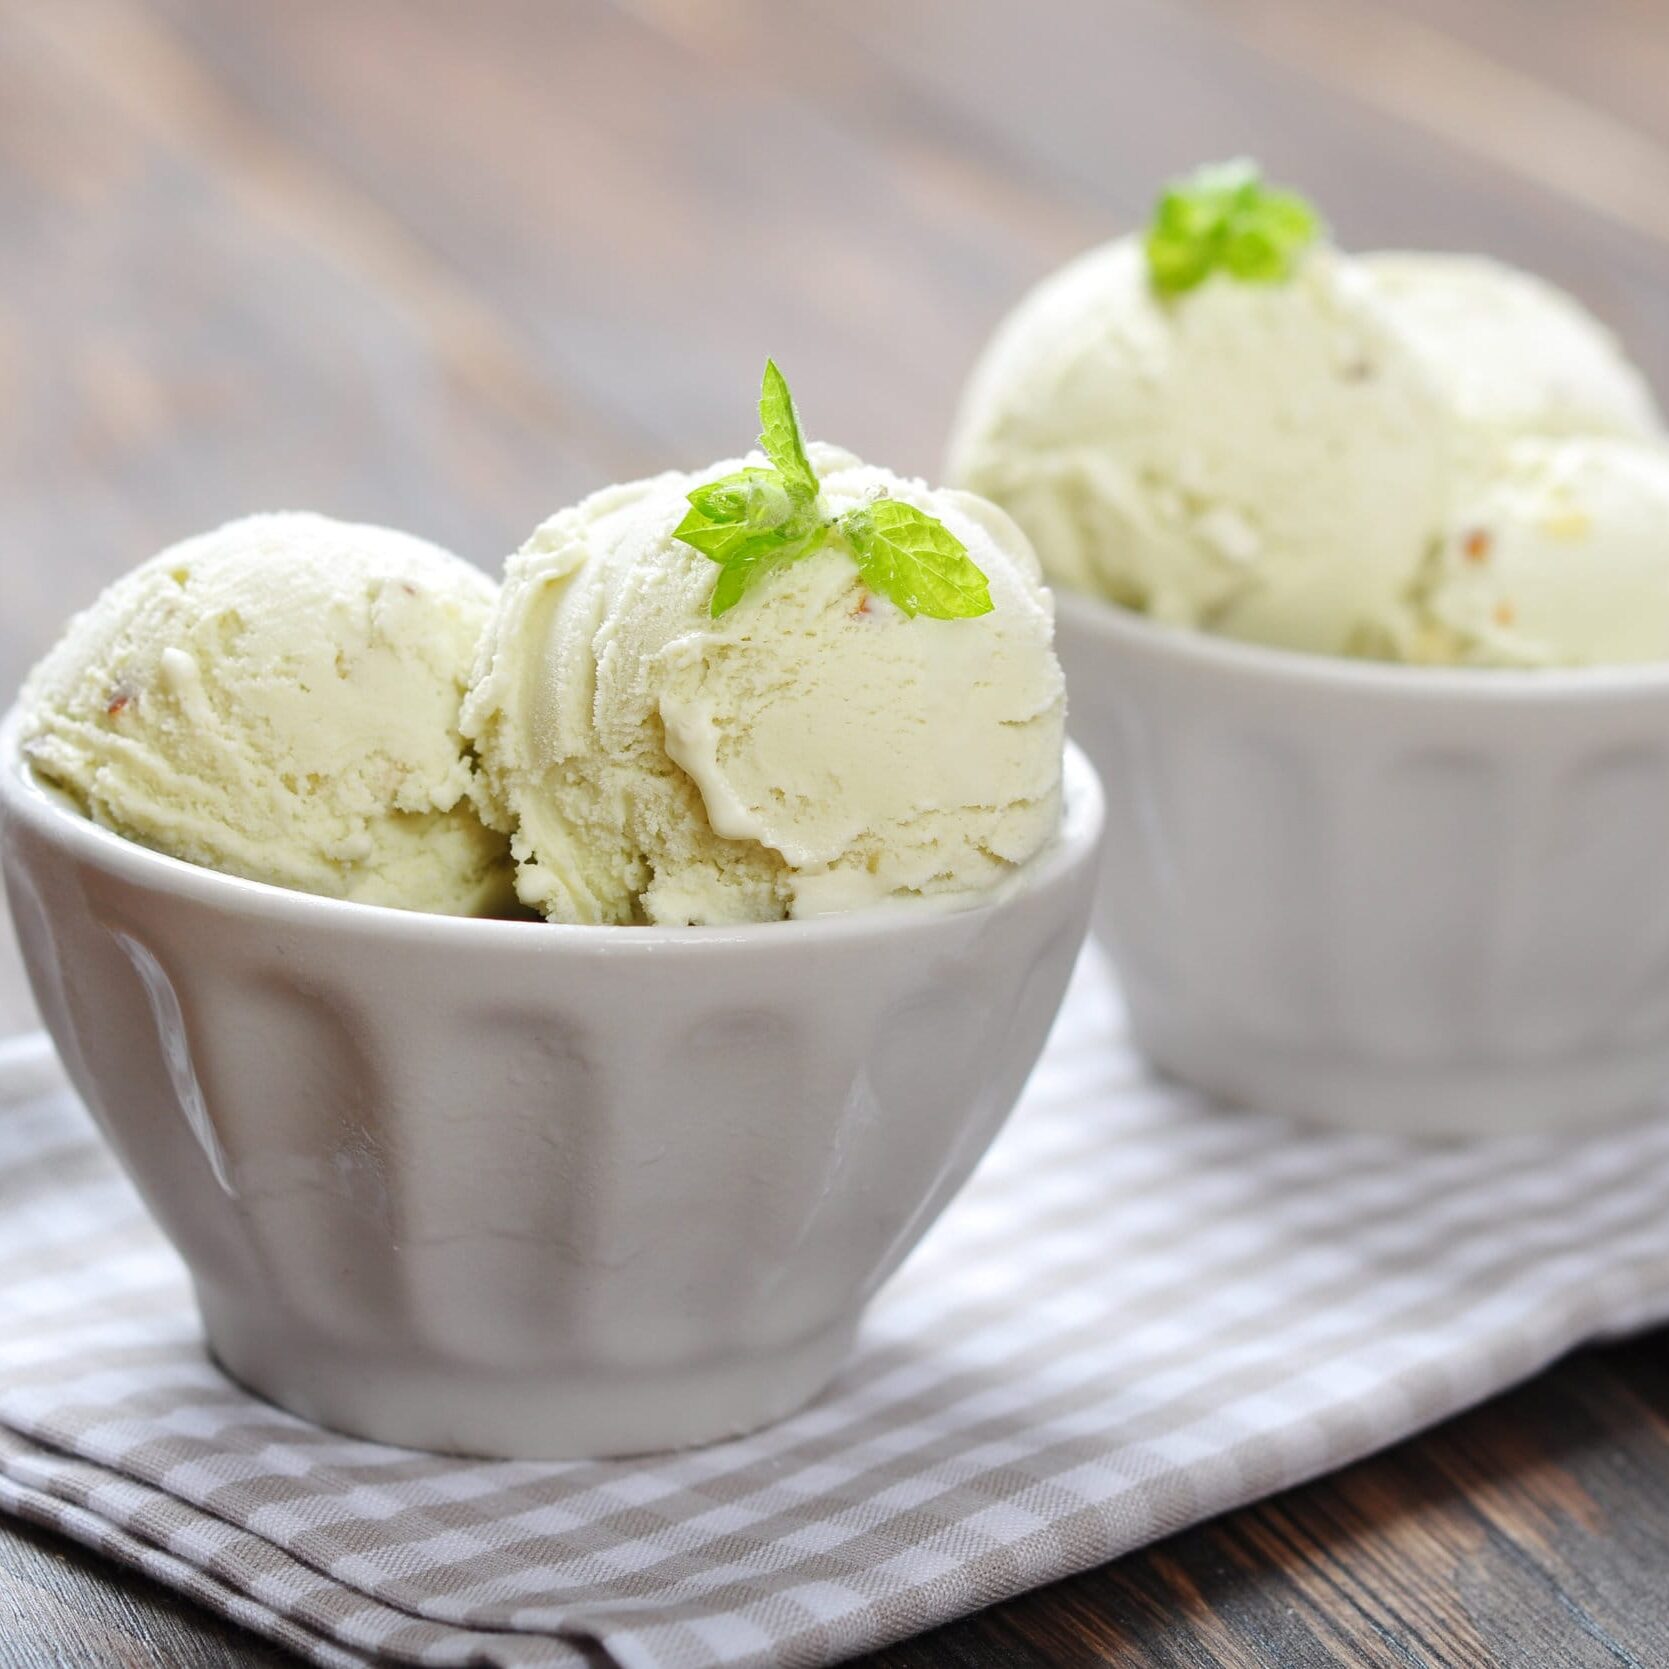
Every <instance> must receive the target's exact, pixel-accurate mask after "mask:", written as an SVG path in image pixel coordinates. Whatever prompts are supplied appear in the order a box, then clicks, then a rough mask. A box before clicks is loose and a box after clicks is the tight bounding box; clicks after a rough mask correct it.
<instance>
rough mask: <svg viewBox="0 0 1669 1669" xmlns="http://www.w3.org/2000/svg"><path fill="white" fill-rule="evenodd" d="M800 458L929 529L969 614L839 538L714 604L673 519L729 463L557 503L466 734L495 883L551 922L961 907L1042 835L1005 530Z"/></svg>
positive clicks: (868, 471)
mask: <svg viewBox="0 0 1669 1669" xmlns="http://www.w3.org/2000/svg"><path fill="white" fill-rule="evenodd" d="M810 456H811V466H812V468H813V470H814V471H815V474H816V477H817V478H818V482H819V484H820V488H821V494H822V501H823V504H824V505H825V506H826V508H827V511H828V513H829V515H830V516H831V517H833V516H838V515H839V514H841V513H842V512H844V511H848V510H850V509H853V508H855V507H858V506H861V505H864V504H867V503H870V502H872V501H874V500H876V499H878V498H880V497H883V496H884V497H890V498H894V499H898V500H903V501H905V502H907V503H910V504H913V505H915V506H917V507H918V508H919V509H922V510H924V511H926V512H928V513H929V514H931V515H933V516H936V517H938V518H939V519H940V520H941V521H942V523H943V524H944V526H945V527H946V528H947V529H949V530H950V532H951V533H953V534H954V535H955V537H956V538H958V539H960V540H961V542H962V543H963V545H965V547H966V550H967V554H968V556H969V557H971V558H972V560H973V561H974V562H975V563H976V564H977V565H978V566H979V567H980V568H981V569H982V570H983V571H984V574H985V576H986V579H987V582H988V585H989V591H990V598H991V604H992V607H991V609H990V612H988V613H983V614H980V615H978V617H977V618H965V619H934V618H929V617H928V616H927V615H926V614H918V615H916V616H914V617H910V616H907V615H906V614H904V613H903V612H901V611H900V610H899V609H898V608H897V607H895V606H894V605H893V604H892V603H891V602H889V601H887V599H886V598H885V597H883V596H881V595H879V594H877V593H876V592H874V591H872V590H871V589H870V588H869V587H868V586H867V585H866V584H865V583H864V582H863V581H862V579H861V578H860V575H859V572H858V569H857V567H856V566H855V564H854V561H853V557H852V554H851V552H850V550H849V549H848V548H847V547H846V545H845V544H844V542H843V541H842V539H841V538H840V537H839V536H838V534H836V535H832V536H831V537H830V538H829V539H828V541H827V542H826V543H824V544H823V545H822V546H821V547H820V548H819V549H817V550H816V552H815V554H812V555H809V556H806V557H805V558H804V559H803V560H798V561H795V562H794V563H793V564H792V565H790V566H785V567H782V568H781V569H779V570H777V571H775V572H772V573H771V574H770V575H769V577H768V578H765V579H764V580H763V581H762V582H761V583H759V584H758V585H757V587H756V588H755V589H753V590H752V591H750V592H749V594H748V595H747V596H746V597H744V598H743V599H742V600H741V601H740V602H739V603H737V604H736V605H735V606H734V607H732V608H730V609H729V611H728V612H726V613H723V614H722V615H721V616H720V617H718V618H716V619H715V618H713V616H712V614H711V612H710V604H711V603H712V601H713V597H714V587H715V581H716V579H717V576H718V570H717V568H716V567H715V565H714V563H713V562H711V561H709V560H708V559H707V558H706V557H704V556H702V555H701V554H699V553H698V552H697V551H695V550H692V549H691V548H690V547H689V546H688V545H687V544H684V543H681V542H679V541H678V540H677V539H676V538H675V537H674V530H675V529H676V528H677V527H678V526H679V524H680V522H681V520H682V519H683V518H684V516H685V515H686V513H687V512H688V511H689V508H690V506H689V502H688V499H687V495H688V494H689V493H690V491H691V490H692V488H695V487H698V486H699V485H701V484H703V483H705V482H707V481H709V480H711V479H712V478H713V477H715V476H723V475H727V474H729V473H731V472H733V471H735V470H737V469H738V468H740V467H742V466H741V464H740V463H737V462H732V463H727V464H718V465H715V466H714V468H713V469H712V470H710V471H702V472H700V473H699V474H694V475H680V474H670V475H662V476H658V477H656V478H654V479H652V480H648V481H640V482H636V483H633V484H632V485H629V486H622V487H615V488H610V489H608V490H607V491H604V492H600V493H597V494H595V495H593V496H592V497H591V498H588V499H586V500H585V501H584V502H583V503H581V504H579V505H577V506H575V507H574V508H572V509H568V510H564V511H562V512H561V513H560V514H558V515H556V516H554V517H552V518H551V519H550V520H549V521H548V522H546V523H545V524H544V525H543V526H542V527H541V528H539V530H538V531H537V532H536V533H535V534H534V535H533V537H532V539H530V540H529V542H528V543H527V545H526V546H525V547H524V548H523V549H522V551H521V552H520V553H519V554H518V555H517V556H515V557H513V558H512V559H511V560H510V562H509V564H508V567H507V570H506V575H505V584H504V590H503V594H502V596H501V598H500V601H499V604H498V607H497V610H496V612H495V614H494V616H493V620H492V623H491V625H490V627H489V629H488V631H487V633H486V635H485V637H484V638H483V642H482V651H481V656H480V659H479V661H478V663H477V670H476V677H475V682H474V686H473V688H472V689H471V691H470V694H469V696H468V698H467V700H466V702H465V706H464V718H463V729H464V733H465V734H466V735H467V736H469V737H471V738H472V739H473V740H474V742H475V745H476V748H477V750H478V753H479V756H480V761H481V768H482V776H483V781H484V785H485V789H486V793H487V800H488V803H489V805H490V806H491V807H492V808H493V813H494V815H496V817H497V820H498V821H499V823H500V824H501V826H502V827H504V828H505V829H506V830H508V831H511V832H512V833H513V840H514V852H515V856H516V860H517V890H518V891H519V893H520V895H521V897H522V899H523V901H524V902H526V903H527V904H529V905H530V906H533V907H534V908H537V909H539V910H540V911H542V912H543V913H544V914H545V915H547V916H549V917H551V918H552V919H553V920H557V921H564V922H617V923H627V922H645V921H647V922H655V923H673V924H677V923H693V924H723V923H734V922H748V921H765V920H773V919H777V918H781V917H785V916H796V917H800V916H811V915H819V914H825V913H829V912H834V911H840V910H847V909H853V908H860V907H864V906H867V905H872V904H880V903H884V902H887V901H890V900H899V899H907V898H918V897H930V898H936V899H942V900H948V901H952V902H954V901H959V900H968V899H971V898H974V897H977V896H979V895H980V894H982V893H983V892H985V891H986V890H987V889H989V888H992V887H993V886H998V885H1000V884H1001V883H1002V882H1003V881H1004V880H1005V879H1007V878H1008V877H1010V876H1012V875H1014V874H1015V873H1016V872H1017V870H1018V868H1019V866H1021V865H1023V864H1024V863H1025V862H1026V860H1027V859H1028V858H1030V857H1032V856H1033V855H1034V854H1035V853H1037V852H1038V851H1039V850H1040V849H1041V848H1042V847H1043V846H1045V845H1046V844H1047V843H1048V842H1049V840H1050V839H1051V838H1052V837H1053V835H1054V833H1055V830H1056V827H1057V823H1058V819H1059V793H1060V771H1061V747H1062V726H1063V714H1064V702H1063V691H1062V679H1061V673H1060V669H1059V666H1058V665H1057V663H1056V660H1055V656H1054V652H1053V648H1052V632H1053V619H1052V613H1051V609H1050V603H1049V598H1048V594H1047V592H1046V591H1045V590H1044V588H1043V586H1042V584H1041V582H1040V576H1039V573H1038V569H1037V565H1036V561H1035V559H1034V557H1033V555H1032V553H1031V550H1030V548H1029V546H1028V545H1027V543H1026V540H1025V537H1024V536H1023V535H1022V534H1021V532H1020V531H1019V529H1018V528H1017V527H1015V525H1014V524H1013V522H1011V521H1010V520H1009V519H1008V517H1007V516H1005V515H1003V514H1002V513H1001V512H1000V511H998V510H996V509H994V508H993V507H992V506H990V505H988V504H985V503H983V502H981V501H980V500H978V499H976V498H973V497H971V496H969V495H966V494H963V493H958V492H945V491H940V492H933V491H929V490H928V489H926V488H925V487H924V486H923V485H922V484H921V483H920V482H916V481H906V480H901V479H900V478H899V477H897V476H895V475H891V474H889V473H888V472H887V471H885V470H881V469H875V468H869V467H866V466H865V465H863V464H860V463H859V462H858V461H857V460H856V459H855V458H853V457H851V456H850V455H848V454H846V453H844V452H840V451H836V450H834V449H832V448H829V447H823V446H814V447H812V448H811V451H810ZM747 462H748V463H749V464H751V465H753V466H756V467H757V466H759V465H761V464H762V463H763V460H762V459H761V458H760V457H759V456H758V455H755V456H754V457H753V458H751V459H749V460H747Z"/></svg>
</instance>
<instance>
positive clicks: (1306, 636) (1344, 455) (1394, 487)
mask: <svg viewBox="0 0 1669 1669" xmlns="http://www.w3.org/2000/svg"><path fill="white" fill-rule="evenodd" d="M1154 271H1155V269H1154V267H1153V265H1152V264H1151V263H1150V250H1149V248H1148V247H1145V246H1144V242H1143V240H1142V239H1141V238H1138V237H1130V238H1125V239H1122V240H1119V241H1118V242H1115V243H1113V244H1110V245H1107V246H1105V247H1104V248H1102V249H1099V250H1095V251H1092V252H1091V253H1090V254H1088V255H1086V256H1084V257H1082V258H1080V259H1079V260H1078V261H1076V262H1073V263H1072V264H1070V265H1069V266H1068V267H1066V268H1065V269H1063V270H1062V271H1061V272H1059V273H1057V274H1056V275H1054V276H1053V277H1052V278H1049V279H1047V280H1045V281H1044V283H1043V284H1041V285H1040V286H1039V287H1038V288H1037V289H1036V290H1035V291H1033V293H1032V294H1031V295H1030V296H1028V297H1027V298H1025V299H1024V300H1023V301H1022V302H1021V304H1020V305H1019V307H1018V308H1017V309H1016V310H1015V312H1014V313H1013V314H1012V315H1011V316H1010V318H1009V319H1008V320H1007V321H1006V322H1005V323H1004V324H1003V325H1002V327H1001V328H1000V329H999V330H998V332H997V334H996V336H995V337H994V339H993V341H992V343H991V345H990V346H989V348H988V349H987V350H986V352H985V354H984V356H983V357H982V359H981V361H980V363H979V365H978V366H977V367H976V369H975V371H974V374H973V376H972V378H971V379H970V382H969V385H968V388H967V391H966V393H965V395H964V399H963V404H962V408H961V412H960V414H959V417H958V420H957V423H956V426H955V431H954V434H953V437H952V441H951V447H950V462H949V468H948V472H947V473H948V475H949V478H950V479H951V480H952V481H954V482H956V483H957V484H958V485H961V486H964V487H967V488H969V489H971V490H974V491H976V492H980V493H984V494H986V495H987V496H989V497H991V498H992V499H994V500H995V501H996V502H998V503H999V504H1001V505H1003V506H1004V507H1005V508H1006V509H1008V510H1009V511H1010V512H1011V513H1012V514H1013V515H1014V516H1015V518H1016V519H1017V520H1018V521H1019V522H1020V524H1021V525H1022V527H1024V528H1025V530H1026V531H1027V532H1028V533H1029V534H1030V536H1031V538H1032V540H1033V542H1034V543H1035V545H1036V547H1037V550H1038V554H1039V556H1040V558H1041V559H1042V562H1043V565H1044V567H1045V569H1046V570H1047V572H1048V573H1049V575H1050V576H1051V577H1052V578H1054V579H1056V580H1058V581H1059V582H1060V583H1061V584H1064V585H1067V586H1071V587H1073V588H1076V589H1080V590H1086V591H1090V592H1094V593H1098V594H1100V595H1103V596H1105V597H1108V598H1110V599H1111V600H1113V601H1115V602H1118V603H1122V604H1124V605H1126V606H1128V607H1132V608H1138V609H1143V610H1146V611H1147V612H1149V613H1151V614H1153V615H1154V616H1155V617H1156V618H1160V619H1164V620H1167V621H1170V622H1173V623H1178V624H1185V625H1190V626H1197V627H1202V628H1205V629H1207V630H1212V631H1217V632H1221V633H1224V634H1226V635H1229V636H1233V637H1240V638H1246V639H1249V640H1253V641H1257V642H1262V643H1268V644H1274V645H1278V646H1281V647H1285V648H1293V649H1304V650H1312V651H1321V652H1325V653H1334V654H1368V655H1375V656H1386V657H1401V656H1406V657H1409V658H1421V657H1422V656H1423V655H1425V654H1428V653H1429V652H1430V650H1431V647H1432V645H1433V644H1434V643H1437V642H1444V641H1450V640H1448V639H1446V638H1445V637H1444V636H1443V635H1442V634H1439V633H1434V632H1433V631H1432V630H1430V629H1429V628H1430V624H1431V623H1430V621H1428V620H1425V619H1424V618H1423V617H1422V614H1421V605H1422V602H1423V601H1424V600H1425V593H1424V591H1423V590H1422V581H1423V580H1424V579H1426V578H1429V568H1430V562H1431V553H1432V551H1433V549H1434V547H1435V546H1436V545H1437V544H1438V542H1439V541H1440V539H1441V538H1442V536H1443V530H1444V529H1445V528H1451V527H1452V526H1454V525H1456V524H1457V523H1458V522H1459V521H1463V520H1465V519H1466V518H1467V516H1468V515H1469V511H1468V509H1467V506H1468V504H1469V503H1470V502H1471V501H1472V500H1474V499H1475V498H1476V497H1477V496H1478V494H1480V493H1481V492H1484V491H1485V490H1486V488H1485V483H1487V482H1488V481H1490V480H1491V479H1493V477H1494V475H1495V473H1496V472H1497V471H1498V470H1499V469H1500V468H1501V467H1502V458H1503V454H1504V451H1505V450H1506V449H1508V448H1510V447H1511V446H1512V445H1513V444H1515V443H1516V442H1517V441H1519V440H1521V439H1526V438H1534V437H1537V436H1542V437H1558V436H1593V435H1609V436H1619V437H1628V438H1632V439H1634V440H1636V441H1637V442H1640V443H1642V444H1648V443H1653V442H1655V441H1657V440H1658V439H1659V438H1660V436H1661V424H1660V419H1659V417H1658V414H1657V411H1656V409H1655V407H1654V405H1653V403H1652V400H1651V396H1650V393H1649V392H1648V390H1647V388H1646V385H1645V383H1644V381H1643V379H1642V378H1641V377H1640V375H1639V373H1638V372H1637V371H1636V370H1635V369H1634V367H1633V366H1631V365H1630V364H1629V363H1628V361H1627V360H1626V358H1625V357H1624V356H1623V354H1622V353H1621V351H1620V350H1619V348H1618V347H1617V345H1616V343H1615V341H1614V340H1613V339H1612V337H1611V336H1610V335H1609V334H1608V333H1607V332H1606V331H1605V330H1604V329H1603V328H1602V327H1601V326H1600V325H1599V324H1598V323H1597V322H1596V321H1595V320H1593V319H1592V318H1591V317H1590V316H1589V315H1588V314H1587V313H1586V312H1585V311H1583V309H1582V308H1580V307H1579V306H1578V305H1577V304H1576V303H1575V302H1574V301H1572V300H1571V299H1570V298H1568V297H1566V296H1564V295H1563V294H1561V293H1560V292H1559V291H1557V290H1556V289H1554V288H1553V287H1552V286H1550V285H1547V284H1544V283H1542V282H1541V281H1540V280H1537V279H1534V278H1531V277H1530V276H1528V275H1526V274H1522V273H1518V272H1515V271H1513V270H1511V269H1509V268H1506V267H1502V266H1499V265H1497V264H1495V263H1492V262H1488V261H1483V260H1478V259H1475V258H1470V257H1462V256H1440V255H1410V254H1380V255H1370V256H1365V257H1360V258H1352V257H1350V256H1346V255H1344V254H1341V253H1340V252H1338V251H1337V250H1335V249H1333V248H1331V247H1330V246H1328V245H1326V244H1325V243H1319V242H1318V243H1315V244H1312V245H1310V246H1309V247H1306V248H1302V249H1298V250H1295V251H1294V252H1293V253H1292V254H1291V256H1290V259H1289V260H1288V261H1287V262H1286V263H1285V264H1284V266H1283V267H1281V268H1279V269H1278V270H1277V269H1274V268H1271V269H1269V270H1266V271H1264V272H1263V273H1262V274H1261V275H1259V276H1258V277H1257V278H1256V279H1254V280H1250V281H1249V280H1247V279H1245V278H1243V277H1237V276H1235V275H1234V274H1233V273H1232V272H1230V271H1228V270H1224V269H1223V268H1221V267H1218V268H1216V269H1210V270H1206V271H1205V272H1204V275H1203V276H1201V277H1199V278H1198V279H1196V281H1194V282H1193V283H1192V284H1191V285H1190V286H1189V287H1188V288H1186V289H1185V290H1183V291H1180V292H1170V293H1167V292H1166V291H1164V290H1162V289H1161V288H1159V287H1157V286H1156V284H1155V282H1154ZM1640 536H1641V534H1640V532H1639V531H1638V529H1637V531H1636V533H1635V534H1634V535H1631V536H1630V537H1636V538H1638V537H1640ZM1622 537H1623V535H1622V534H1621V533H1620V532H1619V533H1618V534H1617V538H1618V539H1621V538H1622ZM1607 548H1608V549H1609V548H1610V546H1609V545H1608V546H1607ZM1650 552H1655V553H1656V560H1660V561H1669V552H1666V550H1665V545H1664V541H1663V540H1662V538H1661V537H1656V536H1654V537H1653V538H1652V539H1651V540H1650V541H1649V547H1648V549H1647V550H1644V551H1642V556H1643V558H1644V559H1645V560H1647V561H1650V560H1652V557H1651V555H1650ZM1608 572H1609V568H1608V566H1607V565H1606V564H1605V563H1604V562H1603V561H1598V562H1596V564H1595V565H1594V566H1593V567H1591V568H1590V570H1589V571H1588V577H1587V579H1586V580H1585V582H1584V583H1596V582H1597V583H1604V579H1603V575H1604V574H1606V573H1608ZM1471 641H1472V642H1473V645H1474V647H1473V649H1472V650H1471V651H1470V653H1472V654H1474V655H1483V654H1486V653H1488V652H1489V647H1490V646H1492V645H1494V644H1496V643H1498V642H1499V639H1498V638H1496V637H1494V636H1491V637H1487V638H1485V637H1478V638H1475V639H1473V640H1471ZM1592 650H1593V643H1592V641H1591V640H1590V639H1588V638H1587V637H1584V636H1583V635H1582V634H1580V633H1579V634H1578V637H1577V638H1573V639H1571V640H1570V641H1569V643H1568V644H1567V643H1566V641H1565V639H1564V638H1563V637H1562V636H1561V635H1560V633H1559V632H1558V631H1557V630H1553V631H1552V632H1551V634H1550V635H1549V636H1548V637H1547V638H1546V639H1545V640H1544V641H1543V652H1544V653H1545V654H1546V655H1548V656H1549V657H1550V658H1552V659H1556V660H1572V659H1581V658H1584V657H1585V656H1587V655H1589V654H1590V653H1591V652H1592Z"/></svg>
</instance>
